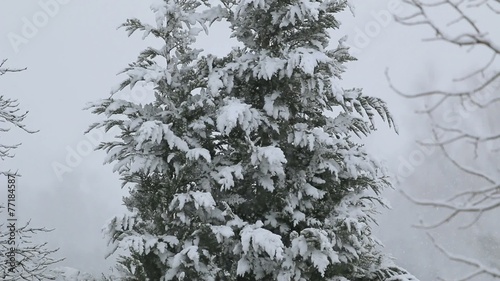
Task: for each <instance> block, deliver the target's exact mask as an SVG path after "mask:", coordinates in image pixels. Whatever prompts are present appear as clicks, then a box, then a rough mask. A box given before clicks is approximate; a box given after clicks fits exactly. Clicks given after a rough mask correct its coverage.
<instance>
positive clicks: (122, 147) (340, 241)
mask: <svg viewBox="0 0 500 281" xmlns="http://www.w3.org/2000/svg"><path fill="white" fill-rule="evenodd" d="M220 3H221V5H218V6H209V3H208V2H206V1H201V0H164V1H163V0H160V1H154V4H153V5H152V6H151V8H152V10H153V11H154V13H155V19H156V22H155V24H153V25H151V24H147V23H145V22H142V21H140V20H137V19H130V20H128V21H127V22H126V23H125V24H124V27H125V28H126V29H127V30H128V31H129V34H132V33H134V32H135V31H143V32H144V36H150V35H152V36H154V37H155V38H158V39H161V41H162V44H163V46H162V47H161V48H159V49H155V48H148V49H146V50H145V51H143V52H141V54H140V55H139V57H138V59H137V61H136V62H134V63H132V64H130V66H129V67H128V68H127V69H125V71H124V73H125V74H126V75H127V76H128V78H127V79H126V80H125V81H124V82H123V83H122V84H121V85H120V87H119V88H118V89H117V90H116V92H118V91H120V90H122V89H123V88H125V87H127V86H129V87H140V86H141V85H148V84H149V85H150V84H153V85H155V96H154V101H153V102H151V103H147V104H137V103H134V102H132V101H128V100H123V99H118V98H115V97H114V95H113V94H112V95H111V97H110V98H108V99H105V100H102V101H99V102H97V103H94V104H92V105H91V106H90V107H89V108H92V110H93V112H94V113H96V114H104V115H105V116H106V119H105V120H104V121H102V122H100V123H96V124H94V125H92V126H91V129H96V128H101V127H103V128H105V129H106V130H111V129H112V128H115V129H117V130H116V131H115V132H118V134H117V135H116V139H115V140H114V141H110V142H104V143H102V144H101V145H100V147H99V148H100V149H103V150H106V151H107V153H108V157H107V159H106V162H108V163H112V162H116V164H115V171H117V172H118V173H120V175H121V176H122V179H123V184H124V185H125V186H128V187H129V188H130V196H128V197H127V198H125V200H124V202H125V205H126V206H127V207H128V209H129V210H130V214H127V215H124V216H123V217H116V218H114V219H113V220H112V221H111V222H110V224H109V225H108V228H107V233H108V234H109V237H110V242H111V243H112V245H113V246H114V248H113V249H117V248H121V249H126V250H128V251H129V252H130V255H125V256H122V257H121V259H120V264H121V269H122V270H123V272H124V277H123V280H238V281H252V280H279V281H288V280H290V281H291V280H304V281H306V280H311V281H316V280H328V281H345V280H352V281H354V280H387V281H388V280H392V281H394V280H416V279H415V278H414V277H413V276H411V275H410V274H408V273H407V272H406V271H405V270H403V269H400V268H398V267H397V266H394V265H393V264H392V262H391V261H390V260H389V259H387V258H386V257H385V256H384V255H383V254H382V253H381V252H380V251H379V243H378V242H377V240H376V239H375V238H374V237H373V236H372V234H371V224H372V223H373V217H372V215H373V214H374V213H375V212H376V209H377V208H378V207H379V206H380V205H383V201H382V199H381V198H380V197H379V193H380V191H381V190H382V189H384V188H386V187H388V186H389V185H390V184H389V182H388V180H387V177H386V176H385V175H384V174H383V172H382V169H381V167H380V165H379V164H378V163H377V162H376V161H375V160H374V159H372V158H371V157H370V156H369V155H368V154H367V153H366V152H365V150H364V149H363V147H362V145H360V144H359V143H357V142H356V137H355V136H353V135H356V136H357V137H362V136H363V135H367V134H369V133H370V132H371V131H372V130H373V129H374V124H373V117H374V116H375V115H376V114H378V115H380V116H381V117H382V119H383V120H385V121H386V122H387V123H388V124H389V126H393V125H394V123H393V120H392V117H391V115H390V113H389V111H388V110H387V107H386V104H385V103H384V102H383V101H382V100H380V99H378V98H374V97H369V96H364V95H362V93H361V90H360V89H343V88H341V87H340V85H339V83H340V79H341V74H342V72H343V71H344V69H345V67H344V66H343V64H344V63H345V62H347V61H350V60H353V59H354V58H353V57H351V56H350V55H349V53H348V48H347V47H346V46H345V45H344V44H343V40H340V41H339V44H338V46H337V47H336V48H334V49H328V44H329V41H330V37H329V33H328V32H329V31H331V30H333V29H337V28H338V25H339V23H338V21H337V20H336V18H335V15H336V13H338V12H340V11H342V10H343V9H345V8H346V2H345V1H314V0H289V1H282V0H279V1H278V0H245V1H236V0H225V1H221V2H220ZM215 20H226V21H228V22H229V23H230V24H231V30H232V36H233V37H235V38H236V39H237V40H238V41H239V42H241V43H242V46H241V47H235V48H233V50H232V51H231V52H230V53H229V54H227V55H226V56H224V57H222V58H217V57H214V56H212V55H206V56H202V55H201V51H200V50H197V49H194V48H193V47H192V43H193V42H194V41H195V39H196V36H197V34H198V33H199V32H200V31H201V30H203V29H205V30H208V27H207V26H210V24H211V23H212V22H214V21H215ZM200 27H201V28H200Z"/></svg>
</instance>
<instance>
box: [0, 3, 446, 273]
mask: <svg viewBox="0 0 500 281" xmlns="http://www.w3.org/2000/svg"><path fill="white" fill-rule="evenodd" d="M59 1H60V2H57V1H56V0H53V1H49V0H41V1H2V2H1V3H0V19H1V24H0V59H2V58H6V59H8V62H7V65H8V66H9V67H18V68H22V67H27V68H28V69H27V70H26V71H24V72H21V73H17V74H8V75H5V76H3V77H2V79H1V81H0V94H3V95H5V96H7V97H12V98H17V99H19V102H20V106H21V108H22V109H23V110H29V111H30V113H29V116H28V118H27V119H26V124H27V125H28V126H29V128H30V129H37V130H40V132H38V133H37V134H34V135H29V134H26V133H24V132H20V131H19V130H12V131H11V132H10V133H9V134H7V135H6V134H2V142H4V141H5V142H6V143H16V142H19V141H22V143H23V145H22V146H21V147H20V148H19V149H18V150H17V151H16V152H15V154H16V157H15V158H14V159H10V160H6V161H3V162H2V163H1V169H2V170H7V169H11V170H19V172H20V174H21V175H22V178H21V179H20V181H19V187H18V196H19V202H20V204H21V205H20V206H19V207H18V216H19V217H20V218H21V219H24V220H28V219H31V220H32V225H33V226H43V227H47V228H54V229H55V230H54V231H53V232H52V233H49V234H46V235H43V236H40V237H38V236H37V237H35V239H36V240H38V241H48V242H49V245H51V246H52V247H59V248H60V251H59V256H60V257H66V260H65V261H64V262H62V263H61V266H70V267H75V268H78V269H80V270H83V271H86V272H89V273H97V274H99V273H101V272H107V271H108V270H109V267H111V266H112V265H113V264H114V258H113V257H112V258H109V259H108V260H106V261H104V255H105V252H106V241H105V240H104V239H103V236H102V234H101V231H100V230H101V228H102V227H103V226H104V225H105V224H106V222H107V220H108V219H110V218H111V217H112V216H113V215H114V214H119V213H121V212H123V211H124V207H123V206H122V205H121V198H122V196H124V195H126V194H127V190H122V189H120V186H121V185H120V182H119V180H118V176H117V175H115V174H113V173H112V166H111V165H106V166H103V165H102V162H103V160H104V156H105V155H104V153H102V152H90V150H88V146H89V145H88V144H92V143H93V142H95V140H96V139H99V138H100V137H101V136H99V135H95V134H94V135H93V136H94V137H93V138H92V137H91V136H85V135H84V134H83V132H84V131H85V130H86V129H87V128H88V126H89V125H90V124H91V123H92V122H94V121H95V120H96V117H95V116H92V115H91V114H90V112H88V111H84V110H82V109H83V108H84V107H85V104H86V103H88V102H90V101H94V100H97V99H100V98H105V97H107V96H108V95H109V92H110V90H111V89H112V88H113V87H115V86H116V85H117V84H118V83H119V82H120V81H121V79H122V78H121V77H119V76H117V75H116V74H117V73H118V72H120V71H121V70H122V69H123V68H125V67H126V66H127V64H128V63H130V62H132V61H134V60H135V58H136V56H137V55H138V53H139V51H140V50H142V49H143V48H144V47H145V46H147V43H148V42H144V41H142V40H141V35H134V36H132V37H131V38H128V37H127V34H126V32H125V31H124V30H116V28H117V27H118V26H119V25H120V24H121V23H122V22H124V21H125V20H126V19H127V18H131V17H138V18H141V19H146V20H148V21H150V22H151V21H152V20H153V15H152V13H150V12H149V4H148V3H149V2H148V1H132V0H121V1H98V0H87V1H67V0H66V1H62V0H59ZM42 3H52V6H50V5H49V6H50V7H49V8H47V7H48V6H47V5H45V4H42ZM54 3H55V4H54ZM395 3H396V4H395ZM397 4H399V2H397V1H395V0H393V1H378V2H376V3H368V2H366V1H355V5H356V18H352V15H351V14H350V13H349V12H348V11H347V12H345V13H344V14H343V15H342V17H341V21H342V22H343V25H342V27H341V29H340V30H339V31H335V32H334V33H333V35H334V37H335V39H339V38H340V37H342V36H343V35H349V36H351V37H350V39H349V40H348V43H349V44H350V45H351V46H352V47H353V49H355V52H354V55H355V56H356V57H357V58H358V61H357V62H352V63H349V64H348V70H347V72H346V74H345V76H344V83H345V84H344V86H345V87H346V88H349V87H361V88H364V92H365V94H367V95H374V96H379V97H382V98H384V99H385V100H386V101H387V102H388V103H389V106H390V109H391V111H392V113H393V115H394V117H395V119H396V122H397V123H398V124H399V135H397V134H396V133H394V131H392V130H390V129H388V128H386V125H385V124H384V123H383V122H382V120H377V122H378V127H379V128H380V129H379V131H378V132H376V133H375V134H374V135H373V136H371V137H369V138H368V141H367V147H368V149H369V151H370V152H372V153H373V154H374V155H375V156H377V157H378V158H379V159H381V160H384V161H385V162H386V164H387V166H388V167H389V170H390V171H391V172H392V173H393V174H397V173H398V168H400V167H401V165H403V164H402V159H403V160H404V159H407V158H408V155H409V153H410V152H411V151H412V150H414V149H416V147H417V146H416V145H415V144H414V139H415V138H416V137H417V136H419V137H420V136H421V135H425V134H426V133H425V132H426V131H425V129H426V126H425V123H424V122H423V121H422V120H420V119H417V118H416V116H417V115H415V114H414V113H413V109H414V108H415V107H417V106H413V107H410V101H408V100H405V99H403V98H400V97H397V96H396V95H395V94H394V93H393V92H392V91H391V90H390V89H389V88H388V86H387V82H386V79H385V77H384V70H385V68H386V67H389V68H390V69H391V70H394V71H393V73H392V75H393V79H394V81H395V82H396V84H399V83H398V81H402V83H405V84H403V85H401V86H402V87H403V88H406V89H410V90H412V89H415V90H420V89H422V87H423V85H425V84H426V83H429V82H431V81H435V79H438V77H439V75H437V74H438V73H439V72H430V71H429V70H428V69H431V68H433V67H435V66H434V65H433V63H432V61H433V58H432V57H430V56H429V54H430V50H431V49H430V48H431V47H432V45H429V44H424V43H422V42H421V41H420V39H421V38H422V37H425V35H426V33H425V30H422V29H418V28H413V29H412V28H408V27H403V26H400V25H399V24H397V23H395V22H394V21H392V20H391V19H385V18H384V13H387V11H388V10H390V9H391V8H389V7H393V8H394V6H395V5H396V6H397ZM44 7H45V9H44ZM401 7H402V6H400V8H401ZM56 8H57V9H56ZM47 9H49V10H50V11H52V12H51V13H50V14H49V12H47V11H49V10H47ZM43 14H45V15H46V18H47V20H44V16H43ZM30 24H32V25H33V26H35V28H31V31H33V30H34V29H36V31H33V32H31V33H30V32H28V31H29V29H30V28H29V27H26V26H28V25H30ZM215 26H216V27H215V28H214V29H212V31H211V34H210V35H209V36H204V37H202V39H200V42H198V46H200V47H202V48H204V49H205V50H206V52H211V53H215V54H217V55H223V54H225V53H226V52H227V51H229V50H230V48H231V46H232V45H233V44H234V41H231V40H229V39H228V35H229V33H228V30H227V25H225V24H223V23H216V25H215ZM377 26H378V29H377ZM23 32H24V34H23ZM13 34H14V35H13ZM26 34H27V35H29V36H26ZM15 36H21V37H23V38H24V40H21V41H22V43H19V42H21V41H19V38H18V37H15ZM28 37H30V38H28ZM12 38H16V40H14V41H13V39H12ZM12 42H16V43H14V44H13V43H12ZM149 43H151V42H149ZM335 44H336V42H335V41H332V45H331V46H332V47H334V46H335ZM409 53H411V54H412V55H411V56H409V55H408V54H409ZM447 67H453V62H452V61H450V65H448V66H447ZM432 79H434V80H432ZM408 83H412V84H408ZM125 94H130V95H131V96H133V97H136V98H143V97H144V93H137V92H135V93H134V92H133V91H132V92H130V91H129V92H128V93H125ZM87 151H88V152H87ZM81 152H85V153H81ZM430 164H431V163H430V161H429V159H427V160H426V162H425V163H424V164H423V165H422V166H421V167H423V166H429V167H430V168H431V169H434V170H436V169H439V168H440V167H439V165H437V166H438V167H436V165H434V166H432V165H430ZM421 167H420V168H421ZM422 175H424V174H423V173H422V172H421V171H419V170H416V171H415V172H414V173H412V174H411V175H410V176H408V177H405V178H404V181H402V182H401V184H400V185H399V188H405V189H406V188H412V193H413V194H415V193H416V192H419V190H420V189H415V187H416V186H418V185H428V184H429V183H430V180H431V179H430V178H429V177H427V178H425V181H423V179H422V178H421V177H422ZM431 175H432V174H431ZM2 186H3V185H2ZM422 190H428V189H422ZM0 194H4V192H1V193H0ZM386 195H387V197H388V199H389V200H391V201H392V205H393V207H394V209H393V210H391V211H388V210H384V213H383V214H382V215H380V216H379V222H380V226H379V227H376V232H377V234H378V236H379V237H380V238H381V241H382V242H383V243H384V244H385V245H386V246H387V251H388V252H392V253H393V254H394V256H395V258H396V259H397V260H398V263H399V264H400V265H402V266H403V267H404V268H406V269H407V270H409V271H410V272H412V273H413V274H414V275H415V276H417V277H419V278H421V280H433V279H434V278H435V273H436V272H437V270H438V268H440V267H443V265H444V264H445V263H446V262H447V261H446V259H445V258H444V257H441V256H440V255H439V254H437V252H436V250H435V249H434V248H433V246H432V245H430V242H429V240H428V239H427V238H426V236H425V233H424V232H422V231H418V230H415V229H413V228H411V227H410V225H411V224H412V223H416V222H417V221H418V216H419V215H420V214H425V213H426V212H428V210H420V209H417V208H415V206H413V205H412V204H411V203H409V202H408V201H407V200H405V199H402V197H401V196H400V195H398V194H397V193H394V192H390V191H389V192H387V194H386ZM1 196H4V197H5V196H6V195H1ZM0 202H4V200H3V199H1V200H0ZM453 238H454V237H453V236H450V237H449V239H453Z"/></svg>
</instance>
